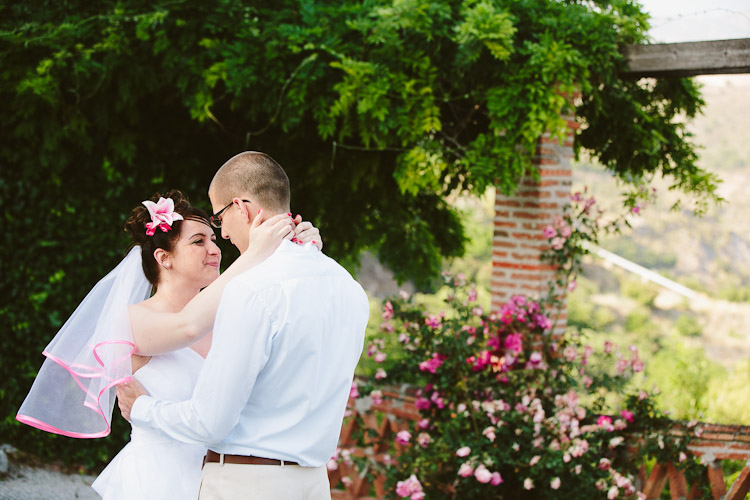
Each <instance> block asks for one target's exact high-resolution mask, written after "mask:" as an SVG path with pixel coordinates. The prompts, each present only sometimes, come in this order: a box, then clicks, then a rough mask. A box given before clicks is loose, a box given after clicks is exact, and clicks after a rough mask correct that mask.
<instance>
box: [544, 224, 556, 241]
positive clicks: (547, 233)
mask: <svg viewBox="0 0 750 500" xmlns="http://www.w3.org/2000/svg"><path fill="white" fill-rule="evenodd" d="M542 233H543V234H544V237H545V238H547V239H548V240H549V239H551V238H554V237H555V236H557V230H555V228H554V227H552V226H551V225H549V226H547V227H545V228H544V231H542Z"/></svg>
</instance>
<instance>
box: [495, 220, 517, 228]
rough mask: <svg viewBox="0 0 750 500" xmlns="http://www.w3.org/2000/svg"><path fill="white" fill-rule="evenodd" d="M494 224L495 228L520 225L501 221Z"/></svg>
mask: <svg viewBox="0 0 750 500" xmlns="http://www.w3.org/2000/svg"><path fill="white" fill-rule="evenodd" d="M493 224H494V226H495V227H517V226H518V224H516V223H515V222H510V221H499V220H496V221H494V222H493Z"/></svg>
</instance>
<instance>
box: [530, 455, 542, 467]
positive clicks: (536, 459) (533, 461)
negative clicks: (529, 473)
mask: <svg viewBox="0 0 750 500" xmlns="http://www.w3.org/2000/svg"><path fill="white" fill-rule="evenodd" d="M541 459H542V457H540V456H539V455H534V456H533V457H531V460H529V465H530V466H531V467H534V466H535V465H536V464H537V463H539V460H541Z"/></svg>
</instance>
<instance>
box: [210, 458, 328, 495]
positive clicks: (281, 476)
mask: <svg viewBox="0 0 750 500" xmlns="http://www.w3.org/2000/svg"><path fill="white" fill-rule="evenodd" d="M198 498H199V500H330V499H331V486H330V484H329V483H328V473H327V472H326V468H325V467H300V466H299V465H284V466H280V465H250V464H223V465H222V464H219V463H207V464H206V465H205V466H204V467H203V476H202V477H201V488H200V493H199V494H198Z"/></svg>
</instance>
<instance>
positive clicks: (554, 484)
mask: <svg viewBox="0 0 750 500" xmlns="http://www.w3.org/2000/svg"><path fill="white" fill-rule="evenodd" d="M561 483H562V481H560V478H559V477H556V478H554V479H552V481H550V483H549V485H550V488H552V489H553V490H557V489H559V488H560V484H561Z"/></svg>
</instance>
